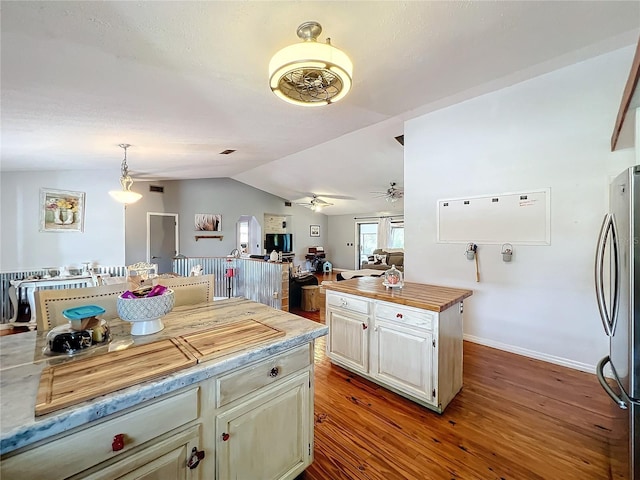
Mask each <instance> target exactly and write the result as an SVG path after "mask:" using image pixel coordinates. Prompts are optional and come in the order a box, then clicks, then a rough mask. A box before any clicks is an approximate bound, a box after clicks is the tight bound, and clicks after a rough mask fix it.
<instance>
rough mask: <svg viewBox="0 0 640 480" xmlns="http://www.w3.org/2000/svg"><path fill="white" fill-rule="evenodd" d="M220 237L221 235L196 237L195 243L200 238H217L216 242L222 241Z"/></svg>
mask: <svg viewBox="0 0 640 480" xmlns="http://www.w3.org/2000/svg"><path fill="white" fill-rule="evenodd" d="M222 237H223V236H222V235H196V242H197V241H198V240H200V239H201V238H217V239H218V240H220V241H222Z"/></svg>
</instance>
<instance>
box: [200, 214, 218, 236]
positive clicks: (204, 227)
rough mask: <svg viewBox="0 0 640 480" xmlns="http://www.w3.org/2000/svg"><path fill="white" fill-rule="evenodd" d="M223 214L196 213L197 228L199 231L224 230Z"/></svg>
mask: <svg viewBox="0 0 640 480" xmlns="http://www.w3.org/2000/svg"><path fill="white" fill-rule="evenodd" d="M221 223H222V215H220V214H212V213H196V215H195V229H196V231H198V232H219V231H221V230H222V225H221Z"/></svg>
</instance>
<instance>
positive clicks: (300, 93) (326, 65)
mask: <svg viewBox="0 0 640 480" xmlns="http://www.w3.org/2000/svg"><path fill="white" fill-rule="evenodd" d="M321 33H322V26H321V25H320V24H319V23H318V22H313V21H310V22H304V23H303V24H301V25H300V26H299V27H298V29H297V30H296V34H297V35H298V37H299V38H300V39H301V40H302V42H300V43H295V44H293V45H289V46H288V47H285V48H283V49H281V50H279V51H278V52H276V54H275V55H274V56H273V57H272V58H271V61H270V62H269V86H270V87H271V91H272V92H273V93H275V94H276V96H278V97H279V98H281V99H282V100H284V101H285V102H289V103H293V104H294V105H301V106H305V107H318V106H322V105H328V104H330V103H335V102H337V101H338V100H340V99H342V98H343V97H344V96H345V95H346V94H347V93H349V90H351V84H352V80H351V78H352V74H353V64H352V63H351V60H350V59H349V57H348V56H347V54H346V53H344V52H343V51H342V50H340V49H338V48H336V47H334V46H333V45H331V41H330V39H329V38H327V40H326V43H320V42H318V41H317V40H318V36H320V34H321Z"/></svg>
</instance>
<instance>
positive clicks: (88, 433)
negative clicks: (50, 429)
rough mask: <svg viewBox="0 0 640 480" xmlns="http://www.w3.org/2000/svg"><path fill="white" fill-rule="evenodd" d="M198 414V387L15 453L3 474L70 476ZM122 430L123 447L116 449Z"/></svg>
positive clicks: (7, 460) (3, 467) (3, 466)
mask: <svg viewBox="0 0 640 480" xmlns="http://www.w3.org/2000/svg"><path fill="white" fill-rule="evenodd" d="M196 418H198V388H193V389H191V390H188V391H186V392H182V393H180V394H178V395H173V396H170V397H168V398H166V399H164V400H161V401H158V402H155V403H152V404H147V405H146V406H144V407H141V408H139V409H137V410H134V411H131V412H129V413H125V414H124V415H120V416H118V417H116V418H113V419H111V420H106V421H104V422H102V423H99V424H97V425H94V426H89V427H86V428H84V430H81V431H78V432H76V433H72V434H69V435H66V436H59V437H55V438H54V439H51V440H49V441H48V442H47V443H45V444H42V445H40V446H38V447H35V448H32V449H30V450H26V451H23V452H22V453H18V454H16V455H13V456H4V457H3V458H2V463H1V464H0V465H1V466H0V472H1V475H0V477H2V478H47V479H49V480H53V479H58V478H67V477H69V476H71V475H73V474H75V473H78V472H81V471H83V470H86V469H87V468H90V467H92V466H94V465H96V464H98V463H101V462H103V461H105V460H109V459H111V458H114V457H116V456H119V455H122V454H123V453H126V452H128V451H130V450H131V449H133V448H134V447H137V446H139V445H141V444H143V443H145V442H147V441H149V440H152V439H153V438H155V437H157V436H160V435H162V434H163V433H166V432H168V431H170V430H173V429H174V428H177V427H179V426H181V425H184V424H186V423H188V422H190V421H191V420H195V419H196ZM118 434H122V435H123V437H124V447H123V448H122V449H121V450H118V451H115V452H114V451H113V448H112V442H113V441H114V437H115V436H116V435H118Z"/></svg>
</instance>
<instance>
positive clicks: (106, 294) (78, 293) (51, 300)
mask: <svg viewBox="0 0 640 480" xmlns="http://www.w3.org/2000/svg"><path fill="white" fill-rule="evenodd" d="M128 289H129V286H128V284H127V283H121V284H117V285H102V286H99V287H87V288H66V289H63V290H36V292H35V299H36V324H37V328H38V330H40V331H44V330H50V329H51V328H53V327H56V326H58V325H63V324H65V323H66V322H68V320H67V319H66V318H65V317H64V315H62V312H63V310H66V309H67V308H72V307H80V306H83V305H97V306H99V307H102V308H104V309H105V313H104V314H102V315H101V317H102V318H105V319H110V318H117V317H118V307H117V301H118V295H120V294H121V293H123V292H124V291H126V290H128Z"/></svg>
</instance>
